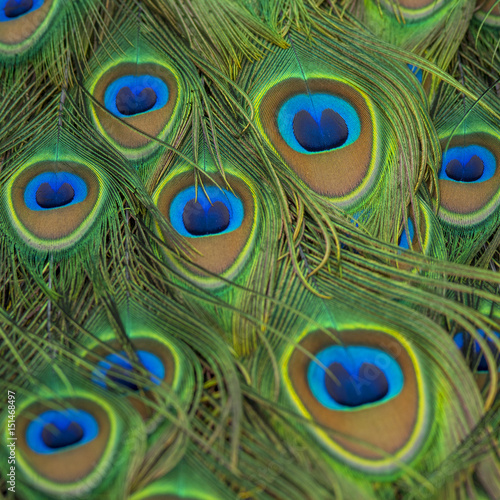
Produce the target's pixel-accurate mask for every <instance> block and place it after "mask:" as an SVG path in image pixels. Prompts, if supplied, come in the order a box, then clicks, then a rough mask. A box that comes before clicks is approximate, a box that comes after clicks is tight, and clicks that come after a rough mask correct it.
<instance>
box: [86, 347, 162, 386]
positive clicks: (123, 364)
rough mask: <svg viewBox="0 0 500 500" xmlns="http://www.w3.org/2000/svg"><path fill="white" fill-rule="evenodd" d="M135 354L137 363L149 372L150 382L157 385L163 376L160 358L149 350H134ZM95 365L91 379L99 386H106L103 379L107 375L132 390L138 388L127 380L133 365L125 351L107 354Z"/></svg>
mask: <svg viewBox="0 0 500 500" xmlns="http://www.w3.org/2000/svg"><path fill="white" fill-rule="evenodd" d="M136 355H137V358H138V359H139V363H141V365H142V366H143V367H144V368H145V369H146V370H147V371H148V372H149V373H150V374H151V377H150V380H151V382H152V383H153V384H156V385H159V384H160V382H161V380H163V379H164V378H165V366H164V364H163V363H162V362H161V360H160V358H159V357H158V356H156V355H155V354H153V353H152V352H149V351H141V350H139V351H136ZM97 366H98V368H97V369H96V370H94V372H93V377H92V380H93V381H94V382H95V383H96V384H98V385H100V386H101V387H104V388H106V387H107V385H106V382H105V380H104V379H105V378H106V377H107V378H108V379H109V380H112V381H113V382H115V383H117V384H119V385H122V386H124V387H126V388H128V389H130V390H132V391H138V390H139V386H138V385H137V384H136V383H134V382H132V381H130V380H129V377H130V375H131V373H132V370H133V366H132V364H131V362H130V360H129V356H128V355H127V353H126V352H125V351H121V352H119V353H118V354H115V353H112V354H108V355H107V356H106V358H105V360H104V361H99V363H97ZM145 389H147V387H146V388H145Z"/></svg>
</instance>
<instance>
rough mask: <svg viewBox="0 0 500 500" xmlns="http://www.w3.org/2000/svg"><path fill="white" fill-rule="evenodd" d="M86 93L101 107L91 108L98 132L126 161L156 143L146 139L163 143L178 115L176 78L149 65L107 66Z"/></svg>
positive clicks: (160, 66) (168, 69)
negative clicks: (90, 94) (125, 157)
mask: <svg viewBox="0 0 500 500" xmlns="http://www.w3.org/2000/svg"><path fill="white" fill-rule="evenodd" d="M90 91H91V93H92V95H93V97H94V98H95V99H96V101H97V102H98V103H100V104H101V106H102V107H101V106H99V105H98V104H94V105H93V116H94V120H95V122H96V124H97V126H98V128H99V130H100V131H101V133H102V134H103V135H104V136H105V137H106V138H107V139H108V140H109V141H110V142H111V143H112V144H113V145H114V146H115V147H117V148H118V149H119V150H120V151H121V152H122V153H123V154H125V156H127V157H129V158H136V157H138V156H140V155H144V154H147V153H149V152H150V151H151V150H153V149H154V148H155V147H156V144H155V143H154V141H152V139H151V138H150V137H155V138H158V139H160V140H165V139H166V138H167V135H168V133H169V131H170V130H171V129H172V126H173V124H174V123H175V121H176V118H178V115H179V113H180V112H181V110H180V107H179V99H180V97H181V96H180V95H179V92H180V86H179V76H178V75H177V73H175V72H174V70H173V69H172V68H170V67H167V66H164V65H160V64H156V63H153V62H144V63H140V64H135V63H132V62H123V63H120V64H117V65H114V66H111V67H110V68H108V69H107V70H106V71H104V73H102V75H101V76H100V77H99V78H98V79H97V80H96V81H95V82H94V83H92V84H91V89H90ZM103 108H104V109H103ZM134 129H137V130H138V131H140V132H138V131H137V130H134ZM141 132H142V133H141ZM144 134H146V135H144ZM148 136H150V137H148Z"/></svg>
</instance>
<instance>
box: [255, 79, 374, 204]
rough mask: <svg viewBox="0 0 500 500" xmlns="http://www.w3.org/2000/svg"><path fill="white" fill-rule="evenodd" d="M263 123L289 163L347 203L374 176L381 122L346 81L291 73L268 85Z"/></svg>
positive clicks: (317, 187) (261, 108) (262, 108)
mask: <svg viewBox="0 0 500 500" xmlns="http://www.w3.org/2000/svg"><path fill="white" fill-rule="evenodd" d="M257 119H258V120H259V123H260V126H261V127H262V130H263V132H264V133H265V135H266V136H267V138H268V139H269V141H270V143H271V145H272V146H273V147H274V148H275V150H276V151H277V152H278V154H280V156H281V157H282V158H283V159H284V160H285V162H286V163H287V164H288V165H289V167H290V168H291V169H292V170H294V171H295V173H296V174H297V175H298V176H299V177H300V178H301V179H302V180H303V181H304V182H305V183H306V184H307V185H308V186H309V187H311V188H312V189H313V190H314V191H316V192H317V193H320V194H322V195H325V196H328V197H330V198H334V199H336V200H337V201H339V202H342V201H345V202H347V201H348V200H349V199H350V198H352V197H354V196H355V195H356V194H359V193H360V192H362V191H364V190H366V189H367V188H368V186H369V185H370V184H371V183H372V182H373V177H374V175H375V172H374V171H375V161H374V156H375V155H374V152H373V144H374V134H375V131H376V126H375V123H374V121H375V120H374V116H373V111H372V105H371V103H370V101H369V99H368V97H367V96H366V95H365V94H364V93H363V92H361V91H360V90H357V89H356V88H355V87H353V86H352V85H348V84H347V83H344V82H341V81H337V80H333V79H327V78H313V79H308V81H307V87H306V85H305V83H304V81H303V80H301V79H299V78H289V79H287V80H285V81H282V82H280V83H278V84H276V85H275V86H274V87H272V88H270V89H269V90H267V92H266V94H265V95H264V96H263V97H262V100H261V101H260V103H259V106H258V115H257Z"/></svg>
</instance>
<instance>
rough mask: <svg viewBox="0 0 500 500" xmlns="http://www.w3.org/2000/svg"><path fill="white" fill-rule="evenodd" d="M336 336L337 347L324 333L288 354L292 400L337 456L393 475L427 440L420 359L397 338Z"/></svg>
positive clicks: (356, 333) (362, 333)
mask: <svg viewBox="0 0 500 500" xmlns="http://www.w3.org/2000/svg"><path fill="white" fill-rule="evenodd" d="M332 334H333V335H334V337H335V338H336V339H338V342H336V341H335V340H334V338H332V337H331V336H330V335H327V334H326V333H324V332H320V331H318V332H312V333H308V334H305V335H304V336H303V337H302V339H301V340H300V342H299V343H298V345H297V346H296V347H295V348H293V346H292V347H291V348H289V349H288V351H287V353H286V354H285V356H284V358H283V373H284V379H285V385H286V387H287V390H288V394H289V397H290V399H291V401H292V402H293V404H294V405H295V406H296V407H297V408H298V409H299V411H300V412H301V413H302V414H303V415H304V416H305V417H307V418H309V419H311V420H313V421H314V422H315V423H317V424H319V426H318V427H311V429H312V432H313V433H314V434H315V435H316V437H317V438H318V439H319V441H320V442H321V443H322V444H323V445H324V446H325V447H326V448H327V449H328V450H329V452H330V453H331V454H332V455H334V456H335V457H337V458H339V459H340V460H343V461H346V462H347V463H349V464H350V465H351V466H354V467H357V468H360V469H362V470H365V471H371V472H389V471H390V470H392V469H394V468H397V465H396V464H397V461H398V460H406V461H407V460H409V459H411V457H412V456H413V455H414V454H415V453H416V451H417V450H418V449H419V447H420V445H421V444H422V441H423V439H424V437H425V432H424V430H425V427H426V420H427V415H426V414H427V412H428V410H427V407H426V404H424V380H423V379H422V376H421V369H420V366H419V362H418V359H417V357H416V355H415V353H414V352H413V351H412V349H411V348H410V346H409V345H408V344H407V342H406V341H405V340H404V339H403V338H402V337H400V336H399V335H397V334H395V333H393V332H388V331H387V332H385V331H384V332H382V331H377V330H361V329H358V330H344V331H333V330H332ZM339 342H340V343H339ZM328 430H330V431H333V434H329V433H328ZM388 455H390V458H388Z"/></svg>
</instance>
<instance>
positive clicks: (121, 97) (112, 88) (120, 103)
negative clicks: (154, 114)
mask: <svg viewBox="0 0 500 500" xmlns="http://www.w3.org/2000/svg"><path fill="white" fill-rule="evenodd" d="M168 96H169V92H168V87H167V84H166V83H165V82H164V81H163V80H161V79H160V78H157V77H155V76H150V75H139V76H133V75H127V76H122V77H120V78H118V79H117V80H115V81H114V82H113V83H111V84H110V85H109V86H108V88H107V89H106V91H105V93H104V105H105V106H106V109H108V110H109V111H111V113H113V114H114V115H116V116H119V117H121V118H126V117H129V116H133V115H138V114H141V113H147V112H148V111H156V110H157V109H160V108H163V106H165V105H166V104H167V102H168Z"/></svg>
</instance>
